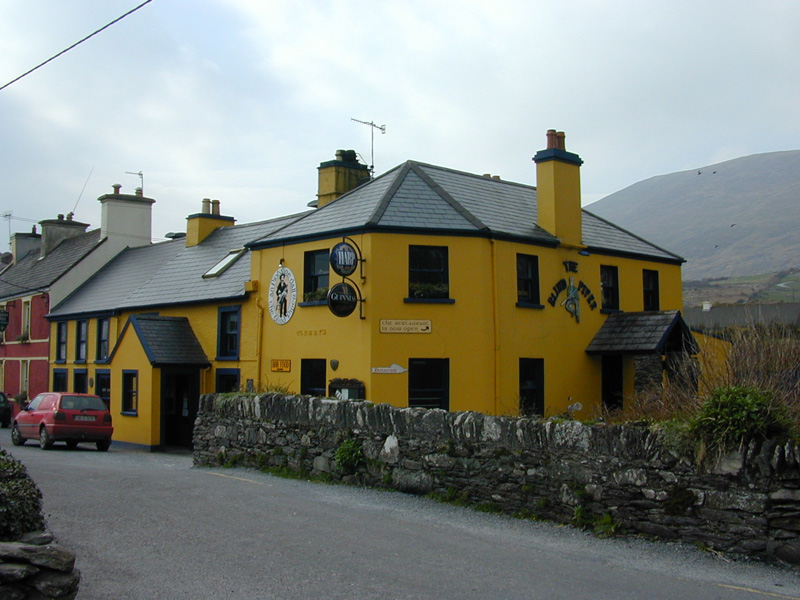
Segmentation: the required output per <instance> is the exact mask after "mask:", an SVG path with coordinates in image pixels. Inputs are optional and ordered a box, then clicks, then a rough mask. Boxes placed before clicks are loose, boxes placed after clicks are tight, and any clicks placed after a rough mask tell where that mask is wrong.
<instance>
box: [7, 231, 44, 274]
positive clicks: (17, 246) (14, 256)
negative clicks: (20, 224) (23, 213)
mask: <svg viewBox="0 0 800 600" xmlns="http://www.w3.org/2000/svg"><path fill="white" fill-rule="evenodd" d="M41 244H42V236H41V235H39V234H38V233H36V225H34V226H33V229H31V232H30V233H15V234H13V235H12V236H11V264H12V265H15V264H17V262H18V261H19V260H20V259H21V258H22V257H24V256H25V255H26V254H28V253H29V252H38V251H39V249H40V247H41Z"/></svg>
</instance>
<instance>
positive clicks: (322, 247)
mask: <svg viewBox="0 0 800 600" xmlns="http://www.w3.org/2000/svg"><path fill="white" fill-rule="evenodd" d="M534 161H535V163H536V172H537V180H538V189H537V188H536V187H533V186H530V185H523V184H519V183H512V182H508V181H503V180H502V179H499V178H497V177H491V176H479V175H473V174H469V173H463V172H459V171H454V170H451V169H446V168H442V167H437V166H433V165H428V164H423V163H418V162H413V161H409V162H406V163H404V164H402V165H400V166H398V167H396V168H395V169H392V170H391V171H389V172H387V173H385V174H383V175H381V176H380V177H377V178H375V179H370V177H369V171H368V169H367V167H366V166H365V165H362V164H360V163H358V161H357V160H356V158H355V153H354V152H352V151H347V152H345V151H340V152H339V153H337V156H336V160H333V161H328V162H324V163H322V164H321V165H320V167H319V190H318V191H319V193H318V200H317V201H316V203H314V204H315V208H313V209H312V210H309V211H306V212H303V213H300V214H296V215H291V216H288V217H285V218H282V219H276V220H273V221H267V222H263V223H254V224H248V225H234V224H233V219H232V218H231V217H225V216H222V215H220V214H219V204H218V203H216V202H215V203H214V204H213V207H212V205H211V203H204V206H203V210H202V212H201V213H199V214H197V215H192V216H190V217H189V218H188V225H187V234H186V236H185V237H177V238H176V239H174V240H173V241H170V242H166V243H163V244H156V245H154V246H151V247H149V248H139V249H134V250H129V251H126V252H124V253H122V254H121V255H120V257H119V258H118V259H117V260H115V261H114V262H113V263H112V264H111V265H109V266H108V267H107V268H106V269H104V270H103V271H102V272H100V273H99V274H98V275H97V276H96V277H95V278H94V279H93V280H92V281H90V282H89V283H88V284H86V285H85V286H84V287H83V288H81V289H80V290H79V291H78V292H77V293H76V294H74V295H73V296H72V297H70V298H69V299H67V300H66V301H65V302H64V303H62V304H61V305H59V306H57V307H56V308H54V309H53V310H52V312H51V315H50V317H49V318H50V319H51V320H52V321H53V327H54V333H53V336H54V339H56V338H57V337H58V335H59V333H58V331H59V330H63V337H64V339H65V340H73V339H75V336H81V335H83V336H84V337H86V338H87V339H97V340H98V342H97V344H96V345H97V347H98V348H101V347H107V348H108V350H107V352H108V355H107V357H105V358H104V357H103V353H102V352H100V351H99V350H98V352H97V353H96V355H95V356H91V353H89V354H90V356H89V358H88V360H87V363H86V364H76V363H75V361H74V360H73V357H72V355H71V354H70V352H69V351H68V352H67V354H66V359H65V360H63V361H62V362H61V363H60V364H53V382H54V385H56V386H59V385H60V386H69V382H70V381H72V379H73V377H72V376H71V375H72V373H71V372H74V370H75V369H85V370H87V371H92V372H91V373H88V376H89V377H90V381H91V379H92V378H93V380H94V384H93V385H94V389H95V390H96V391H98V393H100V392H102V393H101V395H104V396H105V397H107V398H108V399H109V402H110V405H111V409H112V413H113V414H114V419H115V421H114V424H115V428H116V429H115V441H116V440H118V441H125V442H132V443H136V444H142V445H145V446H150V447H158V446H163V445H170V444H182V445H186V444H188V443H189V440H190V431H191V422H193V418H194V415H195V413H196V410H197V405H196V402H197V395H198V393H204V392H212V391H229V390H231V389H234V388H249V389H253V390H264V389H268V388H270V387H284V388H287V389H289V390H290V391H293V392H298V393H303V394H314V395H329V394H330V395H339V396H341V397H349V398H365V399H368V400H371V401H373V402H376V403H381V402H388V403H391V404H393V405H396V406H420V407H427V408H434V407H437V408H444V409H447V410H451V411H462V410H476V411H481V412H485V413H489V414H526V415H545V416H550V415H555V414H560V413H564V412H566V411H567V410H570V411H571V412H574V413H576V414H577V415H578V416H590V415H592V414H594V413H596V412H597V411H598V410H599V409H600V408H601V407H603V406H604V405H605V406H606V407H607V408H615V407H618V406H619V405H620V404H621V403H622V402H623V398H624V397H625V396H626V395H627V394H630V393H632V392H633V391H634V389H635V388H636V387H643V386H645V385H649V384H652V383H653V382H654V381H655V382H658V381H659V380H660V377H661V370H662V361H663V359H664V358H665V357H666V356H667V355H670V354H673V353H679V352H686V351H688V352H690V353H694V352H696V345H695V344H694V342H693V339H692V337H691V334H690V333H689V331H688V328H687V327H686V325H685V323H684V322H683V320H682V319H681V317H680V313H679V312H678V309H679V308H680V307H681V276H680V266H681V263H682V262H683V260H682V259H681V258H680V257H679V256H676V255H674V254H672V253H670V252H668V251H666V250H664V249H661V248H658V247H656V246H654V245H652V244H649V243H648V242H646V241H644V240H642V239H641V238H638V237H636V236H635V235H633V234H631V233H629V232H627V231H625V230H622V229H620V228H618V227H616V226H614V225H613V224H611V223H609V222H607V221H605V220H603V219H601V218H599V217H597V216H595V215H592V214H591V213H590V212H588V211H585V210H582V209H581V204H580V198H581V195H580V165H581V164H582V161H581V159H580V158H579V157H578V156H577V155H576V154H573V153H570V152H567V151H566V149H565V147H564V136H563V134H559V133H556V132H555V131H550V132H548V144H547V148H546V149H545V150H542V151H540V152H538V153H537V154H536V156H535V157H534ZM82 321H83V322H85V325H81V324H80V323H81V322H82ZM106 331H107V333H104V332H106ZM81 332H85V333H81ZM100 339H104V340H105V341H104V343H103V344H104V345H103V344H101V342H100V341H99V340H100ZM64 343H65V344H66V347H67V349H69V348H70V347H71V343H70V342H67V341H65V342H64ZM57 347H58V345H57ZM54 358H55V356H53V357H51V359H54ZM53 362H55V361H54V360H53ZM663 364H667V361H663ZM102 386H105V387H102Z"/></svg>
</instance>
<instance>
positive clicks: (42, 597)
mask: <svg viewBox="0 0 800 600" xmlns="http://www.w3.org/2000/svg"><path fill="white" fill-rule="evenodd" d="M80 578H81V575H80V571H78V570H77V569H76V568H75V554H74V553H73V552H71V551H69V550H66V549H65V548H62V547H61V546H59V545H58V544H55V543H53V536H52V535H50V534H46V533H32V534H28V535H25V536H23V537H22V538H21V539H20V540H19V541H16V542H0V598H3V599H7V600H24V599H26V598H31V599H33V598H35V599H37V600H48V599H53V600H72V599H73V598H75V597H76V596H77V594H78V585H79V583H80Z"/></svg>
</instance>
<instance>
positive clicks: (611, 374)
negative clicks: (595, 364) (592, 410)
mask: <svg viewBox="0 0 800 600" xmlns="http://www.w3.org/2000/svg"><path fill="white" fill-rule="evenodd" d="M602 377H603V383H602V386H603V408H605V409H606V410H608V411H611V410H619V409H621V408H622V396H623V378H622V355H621V354H606V355H605V356H603V375H602Z"/></svg>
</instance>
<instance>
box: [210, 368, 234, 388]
mask: <svg viewBox="0 0 800 600" xmlns="http://www.w3.org/2000/svg"><path fill="white" fill-rule="evenodd" d="M215 391H216V392H217V393H218V394H224V393H226V392H236V391H239V369H217V383H216V389H215Z"/></svg>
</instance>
